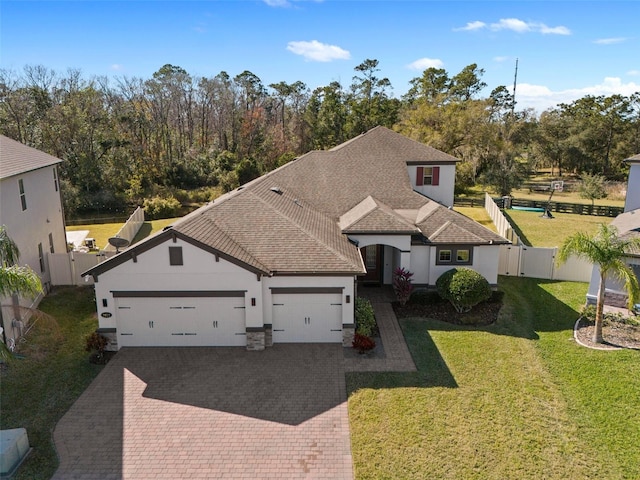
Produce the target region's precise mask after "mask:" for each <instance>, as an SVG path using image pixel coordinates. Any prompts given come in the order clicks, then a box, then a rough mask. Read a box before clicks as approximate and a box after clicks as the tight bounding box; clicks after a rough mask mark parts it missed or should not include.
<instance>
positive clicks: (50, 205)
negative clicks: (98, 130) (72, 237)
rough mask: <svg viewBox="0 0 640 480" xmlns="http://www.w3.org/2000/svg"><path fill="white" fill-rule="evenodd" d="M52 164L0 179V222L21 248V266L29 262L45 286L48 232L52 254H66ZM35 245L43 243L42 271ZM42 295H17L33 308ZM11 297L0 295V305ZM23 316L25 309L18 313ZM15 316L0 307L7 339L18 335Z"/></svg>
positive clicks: (49, 277)
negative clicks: (24, 204) (24, 205)
mask: <svg viewBox="0 0 640 480" xmlns="http://www.w3.org/2000/svg"><path fill="white" fill-rule="evenodd" d="M54 168H55V167H54V166H49V167H44V168H40V169H38V170H33V171H31V172H26V173H23V174H20V175H16V176H13V177H8V178H4V179H2V180H0V225H5V226H6V227H7V233H8V234H9V236H10V237H11V238H12V239H13V241H14V242H16V244H17V245H18V248H19V249H20V260H19V263H20V265H29V266H30V267H31V269H32V270H33V271H34V272H36V273H37V274H38V276H39V277H40V280H41V281H42V284H43V286H44V288H45V290H46V289H48V287H49V282H50V281H51V275H50V272H49V269H48V261H47V257H48V255H49V252H50V246H49V234H51V236H52V238H53V248H54V252H55V253H65V252H66V251H67V242H66V238H65V229H64V217H63V212H62V202H61V200H60V193H59V191H56V188H55V183H54V176H53V174H54ZM20 179H22V181H23V185H24V192H25V197H26V201H27V209H26V210H24V211H23V210H22V206H21V202H20V190H19V186H18V181H19V180H20ZM38 244H42V252H43V255H44V265H45V270H44V272H43V271H42V270H41V269H40V261H39V252H38ZM41 298H42V296H38V297H37V298H35V299H33V298H22V297H21V298H20V299H19V304H20V305H21V306H23V307H36V306H37V305H38V303H39V301H40V299H41ZM11 303H12V301H11V299H10V298H0V304H3V305H6V304H11ZM18 315H24V312H22V313H20V312H19V313H18ZM15 317H16V315H15V312H14V311H13V309H11V308H3V309H2V319H3V323H4V328H5V329H6V330H5V333H6V335H7V338H18V337H19V336H20V332H19V331H18V330H17V329H15V330H14V329H13V328H12V326H11V324H12V320H13V319H14V318H15Z"/></svg>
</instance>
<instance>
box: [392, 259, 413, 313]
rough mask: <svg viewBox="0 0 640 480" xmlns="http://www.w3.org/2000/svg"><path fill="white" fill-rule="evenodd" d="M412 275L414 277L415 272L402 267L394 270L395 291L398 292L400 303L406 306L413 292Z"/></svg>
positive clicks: (397, 296)
mask: <svg viewBox="0 0 640 480" xmlns="http://www.w3.org/2000/svg"><path fill="white" fill-rule="evenodd" d="M411 277H413V273H412V272H410V271H409V270H405V269H404V268H402V267H398V268H396V269H395V270H394V271H393V291H394V292H395V293H396V298H397V299H398V302H400V305H403V306H404V305H405V304H406V303H407V302H408V301H409V298H410V297H411V292H413V284H412V283H411Z"/></svg>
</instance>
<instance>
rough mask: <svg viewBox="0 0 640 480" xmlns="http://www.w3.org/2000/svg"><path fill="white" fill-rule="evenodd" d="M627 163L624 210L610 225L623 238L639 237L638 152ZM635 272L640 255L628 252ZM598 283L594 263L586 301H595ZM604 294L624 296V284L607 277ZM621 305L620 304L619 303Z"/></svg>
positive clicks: (639, 268)
mask: <svg viewBox="0 0 640 480" xmlns="http://www.w3.org/2000/svg"><path fill="white" fill-rule="evenodd" d="M625 162H626V163H628V164H629V178H628V180H627V197H626V199H625V204H624V212H623V213H622V214H620V215H618V216H617V217H616V218H615V219H614V220H613V222H611V225H613V226H615V227H616V228H617V229H618V235H619V236H620V237H623V238H632V237H636V238H637V237H640V154H638V155H634V156H633V157H630V158H627V159H626V160H625ZM626 262H627V264H629V265H630V266H631V267H632V268H633V270H634V272H635V274H636V277H638V278H640V255H633V254H631V253H630V254H629V257H628V258H627V260H626ZM599 284H600V269H599V268H598V266H597V265H594V267H593V272H592V274H591V282H590V283H589V291H588V293H587V302H588V303H595V302H596V300H597V297H598V285H599ZM605 295H607V296H610V297H613V298H616V297H617V298H625V297H626V296H627V293H626V292H625V291H624V285H622V284H621V283H620V281H619V280H618V279H616V278H608V279H607V283H606V285H605ZM620 306H622V305H620Z"/></svg>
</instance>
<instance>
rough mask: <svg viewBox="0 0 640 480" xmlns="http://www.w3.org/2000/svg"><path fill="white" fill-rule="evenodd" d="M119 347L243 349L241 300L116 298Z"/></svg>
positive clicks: (239, 298) (242, 303)
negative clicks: (230, 347) (225, 347)
mask: <svg viewBox="0 0 640 480" xmlns="http://www.w3.org/2000/svg"><path fill="white" fill-rule="evenodd" d="M117 301H118V309H117V310H118V319H117V322H118V332H119V335H118V341H119V342H120V346H123V347H126V346H244V345H246V333H245V314H244V298H242V297H231V298H227V297H216V298H193V297H188V298H180V297H175V298H173V297H172V298H157V297H153V298H118V299H117Z"/></svg>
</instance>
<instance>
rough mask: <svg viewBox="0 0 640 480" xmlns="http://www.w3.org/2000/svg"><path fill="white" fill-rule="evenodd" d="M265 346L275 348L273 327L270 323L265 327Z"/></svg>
mask: <svg viewBox="0 0 640 480" xmlns="http://www.w3.org/2000/svg"><path fill="white" fill-rule="evenodd" d="M264 346H265V347H273V326H272V325H271V324H270V323H267V324H265V326H264Z"/></svg>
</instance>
